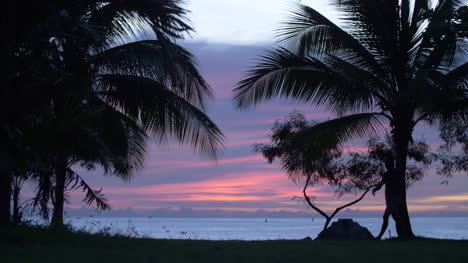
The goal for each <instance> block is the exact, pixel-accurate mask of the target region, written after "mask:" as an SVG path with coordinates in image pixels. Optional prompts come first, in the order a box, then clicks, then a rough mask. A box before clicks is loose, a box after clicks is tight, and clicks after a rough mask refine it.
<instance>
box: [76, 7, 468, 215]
mask: <svg viewBox="0 0 468 263" xmlns="http://www.w3.org/2000/svg"><path fill="white" fill-rule="evenodd" d="M294 2H297V1H291V0H255V1H253V0H192V1H191V3H190V4H188V5H187V8H188V9H189V10H192V13H191V15H190V18H191V20H192V22H193V25H194V27H195V29H196V31H197V32H196V33H194V34H192V36H191V38H189V39H187V40H186V41H185V42H184V43H183V45H184V46H185V47H187V48H189V49H190V50H191V51H192V52H193V53H194V54H195V55H196V56H197V58H198V60H199V66H200V70H201V72H202V73H203V75H204V76H205V78H206V79H207V81H208V82H209V84H210V85H211V86H212V88H213V89H214V90H215V94H216V95H215V99H214V100H213V101H212V102H211V104H210V107H209V115H210V116H211V117H212V118H213V120H214V121H215V122H216V123H217V124H218V125H219V126H220V127H221V129H222V130H223V132H224V134H225V136H226V149H225V152H224V155H223V157H222V158H221V159H220V160H219V161H218V162H214V161H209V160H205V159H202V158H200V157H198V156H194V155H193V153H192V151H191V150H189V149H188V148H184V147H177V146H176V145H172V144H171V145H164V146H160V145H152V146H151V147H150V148H149V151H148V154H147V156H146V167H145V169H144V170H142V171H141V172H140V173H139V175H138V176H137V177H135V178H134V179H133V180H132V181H130V182H122V181H120V180H119V179H116V178H109V177H103V176H101V174H102V173H101V172H99V171H95V172H84V171H82V173H83V174H85V178H86V179H87V181H88V182H89V184H91V185H93V186H94V187H95V188H101V187H102V188H103V191H104V193H105V194H106V196H107V197H108V198H109V200H110V202H111V204H112V206H113V209H114V210H127V209H133V210H154V209H181V208H191V209H193V210H202V211H208V212H207V214H208V213H209V211H212V210H226V211H244V212H254V211H257V210H259V209H262V210H269V211H279V210H284V211H295V212H312V211H311V210H310V209H309V208H308V207H307V206H306V205H305V204H304V203H302V202H298V201H296V200H293V197H295V196H300V195H301V189H302V185H296V184H294V183H292V182H291V181H290V180H289V179H288V177H287V176H286V175H285V174H284V172H282V171H281V170H280V169H279V167H278V165H268V164H267V163H266V161H265V160H264V159H263V158H262V157H261V156H260V155H258V154H255V153H253V152H252V148H251V145H252V144H254V143H261V142H267V141H268V140H267V138H268V134H269V132H270V129H271V126H272V125H273V123H274V121H275V120H276V119H279V118H283V117H285V116H286V115H288V114H289V113H290V112H292V111H294V110H299V111H302V112H303V113H304V114H305V115H306V116H307V118H308V119H309V120H314V121H323V120H326V119H329V118H332V117H333V115H331V114H329V113H327V112H324V111H321V110H318V109H316V108H314V107H311V106H307V105H302V104H297V103H294V102H284V101H273V102H271V103H265V104H263V105H261V106H260V107H257V108H256V109H254V110H249V111H238V110H236V109H235V107H234V105H233V102H232V90H233V88H234V87H235V85H236V83H237V81H239V80H240V79H241V78H242V77H243V74H244V73H245V71H246V70H248V69H249V66H251V65H253V64H254V63H255V60H256V58H258V55H259V54H261V53H262V52H263V51H265V50H267V49H269V48H270V47H271V46H272V45H273V43H274V32H275V29H276V28H277V26H278V25H279V22H280V21H281V20H282V19H284V18H285V16H286V15H287V10H288V9H290V6H291V4H292V3H294ZM302 2H303V3H306V4H309V5H311V6H312V7H314V8H317V9H318V10H319V11H321V12H322V13H323V14H325V15H326V16H327V17H329V18H331V19H332V20H334V21H336V22H338V20H337V17H338V14H337V13H336V11H334V10H333V8H332V7H330V6H328V5H327V1H326V0H310V1H302ZM417 137H418V138H424V139H425V140H426V141H427V142H429V143H431V144H433V145H434V147H435V145H436V144H437V134H436V132H435V130H432V129H430V128H428V127H420V128H419V129H418V131H417ZM360 147H362V145H361V144H360V143H358V142H356V143H352V144H350V145H349V150H350V151H356V150H362V148H360ZM444 180H445V179H444V178H441V177H439V176H437V175H435V173H434V169H433V170H432V171H431V172H430V173H429V175H428V176H427V177H426V178H425V179H424V180H423V182H421V183H419V184H417V185H415V186H414V187H412V188H410V190H409V208H410V210H411V211H412V212H413V213H416V212H423V211H432V212H444V213H447V212H450V213H457V214H462V213H464V214H465V215H468V187H467V186H468V177H467V176H464V175H461V176H458V177H455V178H453V179H450V180H449V183H448V185H441V182H442V181H444ZM310 195H311V196H316V197H317V198H316V203H317V204H319V206H321V207H324V208H332V207H336V206H338V204H339V203H340V202H343V201H345V200H348V199H347V198H352V196H351V197H345V198H342V199H337V198H336V197H335V196H334V195H333V192H331V191H330V189H327V187H326V186H317V187H313V188H311V189H310ZM80 197H81V192H79V191H78V192H75V193H72V194H71V195H70V200H71V203H70V204H69V207H71V208H81V207H82V203H81V202H80V201H79V198H80ZM383 205H384V201H383V199H382V193H379V194H378V195H377V196H376V197H373V196H372V195H369V196H368V197H366V199H365V200H364V201H363V202H362V203H360V204H359V205H357V206H355V207H354V208H355V209H359V211H375V212H378V211H380V212H383ZM128 213H129V215H131V212H128Z"/></svg>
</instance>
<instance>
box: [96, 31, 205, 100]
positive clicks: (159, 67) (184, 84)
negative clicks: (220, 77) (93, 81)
mask: <svg viewBox="0 0 468 263" xmlns="http://www.w3.org/2000/svg"><path fill="white" fill-rule="evenodd" d="M91 63H92V64H93V65H95V66H96V67H98V68H99V70H98V71H99V72H100V73H112V74H124V75H136V76H142V77H147V78H152V79H154V80H156V81H158V82H161V83H165V85H166V86H167V87H168V88H170V89H171V90H172V91H173V92H174V93H176V94H177V95H179V96H180V97H182V98H184V99H186V100H187V101H189V102H190V103H192V104H194V105H196V106H199V107H201V108H204V107H205V101H206V99H207V98H211V97H212V96H213V91H212V89H211V88H210V87H209V85H208V84H207V82H206V81H205V80H204V79H203V77H202V76H201V75H200V73H199V72H198V70H197V67H196V64H197V62H196V60H195V58H194V56H193V55H192V54H191V53H190V52H189V51H188V50H186V49H184V48H182V47H180V46H178V45H176V44H173V43H171V42H170V41H168V40H143V41H137V42H131V43H128V44H124V45H119V46H115V47H112V48H109V49H107V50H104V51H102V52H99V53H98V54H96V55H95V56H94V57H93V58H92V60H91Z"/></svg>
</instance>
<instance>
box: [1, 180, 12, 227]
mask: <svg viewBox="0 0 468 263" xmlns="http://www.w3.org/2000/svg"><path fill="white" fill-rule="evenodd" d="M10 202H11V176H10V174H9V173H7V172H4V173H1V174H0V226H6V225H9V224H10V223H11V207H10Z"/></svg>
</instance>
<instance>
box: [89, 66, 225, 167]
mask: <svg viewBox="0 0 468 263" xmlns="http://www.w3.org/2000/svg"><path fill="white" fill-rule="evenodd" d="M98 85H99V87H100V90H101V95H102V96H103V99H104V100H105V101H106V102H107V103H109V104H110V105H111V106H112V107H115V108H116V109H120V110H121V112H122V113H124V114H125V115H127V116H129V117H130V118H132V119H136V120H139V123H140V124H141V125H142V127H143V128H144V129H145V130H147V131H151V132H152V133H153V135H155V136H157V137H158V138H159V140H160V141H164V140H166V138H167V136H168V135H169V136H170V137H173V138H175V139H176V140H178V141H179V142H181V143H184V144H185V143H189V144H190V145H192V146H193V147H194V148H195V149H196V150H197V151H198V152H200V153H203V154H206V155H208V156H209V157H212V158H217V157H219V155H220V153H221V150H222V147H223V146H222V145H223V140H224V139H223V135H222V132H221V130H220V129H219V128H218V127H217V126H216V125H215V124H214V123H213V122H212V121H211V120H210V118H209V117H208V116H207V115H206V114H205V113H204V112H203V111H201V110H200V109H198V108H197V107H196V106H194V105H192V104H191V103H189V102H188V101H186V100H185V99H183V98H182V97H180V96H178V95H177V94H176V93H174V92H172V91H171V90H170V89H168V88H167V87H165V86H164V85H162V84H161V83H158V82H156V81H154V80H152V79H149V78H144V77H136V76H125V75H112V74H105V75H101V76H100V78H99V82H98Z"/></svg>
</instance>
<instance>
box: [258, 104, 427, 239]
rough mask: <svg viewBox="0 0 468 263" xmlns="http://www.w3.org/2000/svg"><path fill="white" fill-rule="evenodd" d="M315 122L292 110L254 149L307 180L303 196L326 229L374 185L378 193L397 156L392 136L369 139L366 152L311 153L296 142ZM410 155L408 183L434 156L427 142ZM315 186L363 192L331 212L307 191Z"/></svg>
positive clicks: (297, 179)
mask: <svg viewBox="0 0 468 263" xmlns="http://www.w3.org/2000/svg"><path fill="white" fill-rule="evenodd" d="M316 125H320V123H318V124H313V123H309V122H307V120H306V119H305V117H304V116H303V115H302V114H300V113H293V114H291V115H289V116H288V117H287V118H285V119H284V120H282V121H277V122H276V123H275V125H274V126H273V128H272V133H271V135H270V138H271V141H272V142H271V143H270V144H256V145H254V151H256V152H260V153H262V154H263V156H264V157H265V158H266V159H267V161H268V162H269V163H272V162H274V161H275V160H280V161H281V164H282V169H283V170H285V171H286V172H287V173H288V175H289V177H290V178H291V179H292V180H293V181H294V182H305V183H304V188H303V191H302V193H303V196H304V199H305V200H306V202H307V203H308V205H309V206H310V207H311V208H312V209H314V210H315V211H316V212H317V213H319V214H320V215H321V216H323V217H324V218H325V224H324V227H323V229H324V230H325V229H326V228H327V227H328V226H329V224H330V222H331V220H332V219H333V218H334V217H335V216H336V215H337V214H338V213H339V212H340V211H342V210H343V209H345V208H347V207H350V206H352V205H355V204H357V203H358V202H360V201H361V200H362V199H363V198H364V197H365V196H366V194H367V193H368V192H369V191H370V190H371V189H372V188H374V189H373V191H372V193H373V194H375V192H376V191H378V190H379V189H380V188H381V187H382V186H383V185H385V184H386V180H384V179H386V178H387V175H388V173H389V171H391V170H392V169H393V163H394V162H395V157H394V153H393V147H391V140H390V138H388V140H387V142H381V141H379V140H378V139H376V138H372V139H370V140H369V141H368V143H367V146H368V151H367V152H364V153H349V154H343V152H342V150H341V149H338V148H330V149H319V151H321V152H322V154H321V155H319V156H317V155H316V150H314V151H313V152H310V149H309V148H308V147H307V146H302V147H301V146H300V145H297V144H296V143H294V140H295V139H296V138H297V137H300V136H302V135H301V133H303V132H306V131H307V130H308V129H310V128H311V127H313V126H316ZM408 158H409V164H408V167H407V172H406V180H407V185H408V186H409V185H410V184H412V183H413V182H416V181H419V180H421V179H422V177H423V176H424V175H425V174H426V171H427V169H428V167H429V165H430V164H431V163H432V161H433V159H434V156H433V154H432V153H431V152H430V151H429V146H428V145H427V144H425V143H423V142H415V143H413V144H412V145H411V146H410V148H409V154H408ZM314 185H327V186H329V187H331V188H335V191H336V194H337V195H338V196H342V195H344V194H348V193H355V194H356V193H359V192H361V193H360V196H359V198H357V199H356V200H354V201H351V202H349V203H346V204H344V205H342V206H340V207H338V208H336V209H335V210H334V211H333V212H332V213H331V214H328V213H327V212H326V211H324V210H322V209H320V208H319V207H318V206H317V205H316V204H314V202H313V201H312V199H311V198H310V197H309V196H308V194H307V188H308V186H314ZM386 197H387V196H386ZM385 215H387V214H385ZM384 219H385V220H384V225H385V222H388V216H387V217H385V216H384ZM385 228H386V225H385ZM383 231H384V230H383ZM380 237H381V235H379V238H380Z"/></svg>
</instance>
